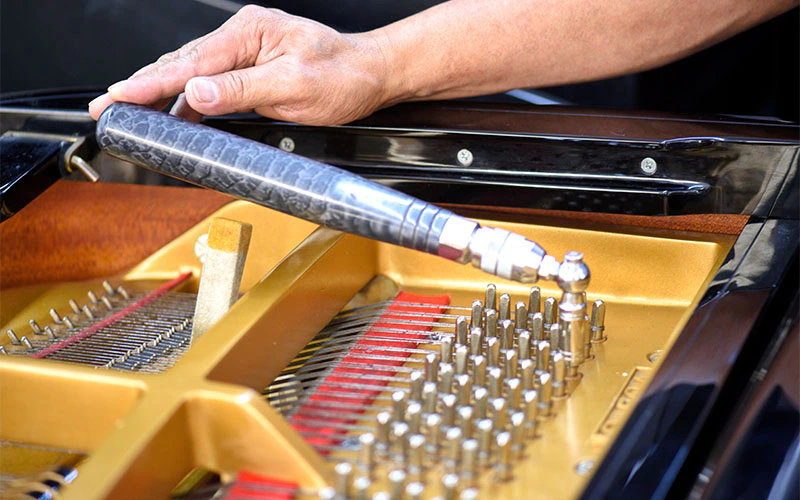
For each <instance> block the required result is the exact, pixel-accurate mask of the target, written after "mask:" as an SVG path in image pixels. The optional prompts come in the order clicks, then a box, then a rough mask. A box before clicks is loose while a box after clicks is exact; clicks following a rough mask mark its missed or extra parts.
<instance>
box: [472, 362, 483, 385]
mask: <svg viewBox="0 0 800 500" xmlns="http://www.w3.org/2000/svg"><path fill="white" fill-rule="evenodd" d="M472 379H473V384H474V385H477V386H481V387H485V386H486V358H485V357H484V356H481V355H478V356H475V357H474V358H472Z"/></svg>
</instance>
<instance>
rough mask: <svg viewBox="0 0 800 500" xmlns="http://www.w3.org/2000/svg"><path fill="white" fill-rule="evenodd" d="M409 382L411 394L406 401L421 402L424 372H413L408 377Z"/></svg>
mask: <svg viewBox="0 0 800 500" xmlns="http://www.w3.org/2000/svg"><path fill="white" fill-rule="evenodd" d="M409 379H410V381H411V392H410V393H409V397H408V399H409V400H411V401H422V385H423V384H424V383H425V372H424V371H422V370H414V371H413V372H411V375H409Z"/></svg>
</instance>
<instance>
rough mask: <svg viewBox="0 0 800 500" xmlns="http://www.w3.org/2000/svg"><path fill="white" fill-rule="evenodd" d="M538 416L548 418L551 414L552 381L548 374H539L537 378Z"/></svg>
mask: <svg viewBox="0 0 800 500" xmlns="http://www.w3.org/2000/svg"><path fill="white" fill-rule="evenodd" d="M537 392H538V393H539V416H541V417H549V416H550V415H552V413H553V381H552V378H551V377H550V374H549V373H547V372H545V373H541V374H540V375H539V377H538V383H537Z"/></svg>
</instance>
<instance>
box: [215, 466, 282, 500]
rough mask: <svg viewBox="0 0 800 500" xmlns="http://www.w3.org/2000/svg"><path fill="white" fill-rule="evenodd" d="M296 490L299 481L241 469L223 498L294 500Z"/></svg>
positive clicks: (229, 499)
mask: <svg viewBox="0 0 800 500" xmlns="http://www.w3.org/2000/svg"><path fill="white" fill-rule="evenodd" d="M295 491H297V483H293V482H290V481H283V480H280V479H274V478H271V477H266V476H261V475H259V474H253V473H252V472H247V471H243V470H241V471H239V473H238V474H237V475H236V480H234V482H233V483H231V485H230V486H229V487H228V491H227V492H226V494H225V496H224V497H222V500H234V499H240V498H242V499H244V498H253V499H256V498H257V499H268V498H270V499H276V500H292V499H293V498H295V494H294V492H295Z"/></svg>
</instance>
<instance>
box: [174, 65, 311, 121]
mask: <svg viewBox="0 0 800 500" xmlns="http://www.w3.org/2000/svg"><path fill="white" fill-rule="evenodd" d="M282 69H284V65H283V64H281V63H280V62H278V61H273V62H271V63H267V64H263V65H260V66H255V67H252V68H245V69H239V70H234V71H228V72H226V73H222V74H220V75H214V76H208V77H199V78H192V79H191V80H189V83H188V84H187V85H186V101H187V103H188V104H189V106H190V107H191V108H192V109H194V110H196V111H197V112H198V113H201V114H203V115H224V114H227V113H235V112H237V111H243V110H252V109H253V108H259V107H264V106H271V105H275V104H281V103H283V102H284V101H286V99H287V98H288V97H289V95H290V92H292V87H294V91H295V92H298V91H302V89H299V88H297V85H292V86H290V85H288V84H283V83H282V82H285V81H286V78H285V75H286V74H287V72H288V71H289V70H288V68H286V69H287V71H285V72H282V71H281V70H282Z"/></svg>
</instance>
